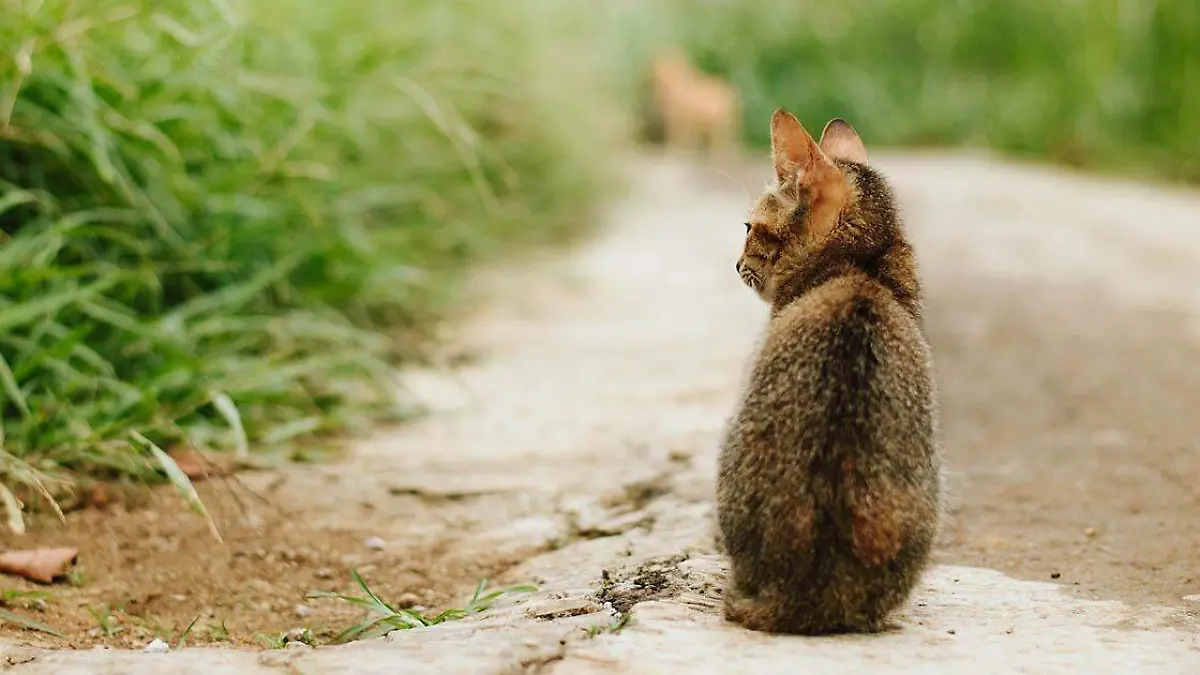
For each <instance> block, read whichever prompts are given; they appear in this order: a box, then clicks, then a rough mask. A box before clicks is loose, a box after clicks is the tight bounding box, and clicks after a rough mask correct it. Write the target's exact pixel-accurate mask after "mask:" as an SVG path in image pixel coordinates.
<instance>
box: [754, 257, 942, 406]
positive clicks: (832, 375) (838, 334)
mask: <svg viewBox="0 0 1200 675" xmlns="http://www.w3.org/2000/svg"><path fill="white" fill-rule="evenodd" d="M930 361H931V359H930V353H929V347H928V345H927V343H926V341H925V339H924V336H923V335H922V332H921V329H920V326H919V325H918V323H917V320H916V318H915V317H914V316H913V315H912V314H911V313H910V312H909V311H908V310H906V309H905V308H904V307H903V306H901V304H900V303H899V302H898V301H897V300H896V299H895V296H894V295H893V293H892V292H890V291H889V290H888V289H887V288H886V287H885V286H884V285H882V284H881V283H879V282H877V281H875V280H874V279H871V278H870V277H868V276H867V275H866V274H861V273H856V274H848V275H844V276H839V277H836V278H834V279H832V280H830V281H827V282H825V283H823V284H821V285H820V286H818V287H816V288H814V289H812V290H811V291H809V292H807V293H805V294H803V295H801V296H800V297H798V298H797V299H796V300H795V301H793V302H792V303H790V304H788V305H787V306H786V307H784V308H782V309H781V310H779V311H778V312H777V313H776V315H775V316H774V317H773V318H772V320H771V323H770V325H769V328H768V333H767V336H766V339H765V340H764V342H763V346H762V351H761V352H760V355H759V358H758V362H757V364H756V368H755V371H756V378H755V379H756V380H757V383H756V388H757V389H758V390H759V392H760V394H762V395H763V396H762V400H761V403H762V404H765V407H766V408H768V409H770V410H771V411H773V412H772V413H771V414H773V415H780V414H781V413H782V414H783V415H784V416H786V417H790V418H792V419H794V420H795V421H796V423H798V424H803V425H805V426H808V425H811V424H816V423H821V424H822V425H823V427H822V428H829V429H830V430H833V429H839V428H840V429H845V428H846V425H847V423H849V422H853V421H855V420H858V421H861V422H864V423H868V424H870V425H872V426H873V427H878V426H879V425H880V424H887V425H888V426H892V425H891V424H890V422H892V421H893V420H890V419H889V418H893V417H903V416H905V415H906V414H908V415H913V414H916V415H918V416H919V415H920V413H921V412H923V409H924V408H926V407H927V406H928V405H929V404H930V401H931V400H932V396H933V393H934V392H933V389H932V387H933V385H932V378H931V362H930ZM814 417H816V418H819V419H813V418H814ZM831 424H832V425H833V426H829V425H831ZM809 428H810V429H811V428H812V427H809Z"/></svg>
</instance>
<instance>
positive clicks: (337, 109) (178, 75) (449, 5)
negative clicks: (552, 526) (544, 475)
mask: <svg viewBox="0 0 1200 675" xmlns="http://www.w3.org/2000/svg"><path fill="white" fill-rule="evenodd" d="M0 11H3V13H4V16H5V19H4V21H3V22H0V421H2V424H3V426H2V428H0V432H2V435H0V447H2V450H0V474H2V479H3V482H4V484H6V485H9V486H13V487H14V491H16V488H18V487H21V486H36V489H33V490H30V489H26V488H22V490H20V491H17V492H18V494H19V495H20V496H21V497H22V498H23V499H24V500H25V501H28V500H29V498H30V497H31V496H32V495H35V494H42V495H46V494H48V493H50V492H53V491H55V490H59V489H62V488H63V487H64V486H66V485H67V484H68V483H69V482H70V481H71V480H72V479H73V478H74V477H76V476H79V475H81V474H87V475H90V476H95V477H101V478H104V477H118V476H132V477H135V478H137V479H143V480H161V479H163V478H164V477H165V476H166V474H167V473H169V472H170V468H169V465H168V464H166V463H164V462H162V455H161V454H160V452H161V451H160V452H155V451H154V450H155V449H162V448H165V449H167V450H170V449H171V448H173V447H175V446H177V445H181V444H194V445H196V446H198V447H201V448H204V449H224V450H230V451H233V452H236V453H237V454H239V455H241V456H243V457H244V456H245V455H247V454H248V453H250V452H255V453H272V452H273V451H276V450H280V451H282V450H283V449H288V448H293V449H294V446H295V445H296V444H297V443H299V442H301V441H303V440H304V439H314V438H318V439H319V438H324V437H329V436H332V435H337V434H341V433H343V432H346V431H348V430H351V431H352V430H355V429H359V428H362V427H363V426H364V425H365V424H367V423H370V422H374V421H377V420H380V419H386V418H396V417H403V416H404V415H405V414H407V412H408V411H407V410H406V408H405V407H404V405H403V402H402V401H397V399H396V396H395V393H394V391H393V383H392V380H391V378H390V374H389V373H390V366H391V365H392V364H394V363H395V362H396V360H397V359H399V358H414V357H417V356H419V354H420V349H419V348H420V346H421V343H420V340H419V339H418V338H420V337H421V336H424V335H426V334H427V331H426V329H427V328H428V327H429V326H430V325H431V324H432V323H433V322H434V321H435V320H436V319H437V318H438V317H439V316H442V315H443V314H444V312H445V310H446V308H447V307H449V306H452V304H453V302H454V301H455V299H456V293H457V291H458V290H459V289H460V288H461V286H462V282H463V281H464V280H465V278H466V277H467V276H468V272H467V271H466V270H468V269H469V266H470V265H471V264H472V263H474V262H476V261H477V260H479V259H480V258H482V257H485V256H494V255H497V254H500V253H502V252H504V251H505V250H507V249H509V248H510V247H512V246H516V245H522V244H526V243H530V242H541V241H548V240H553V239H555V238H560V237H563V236H567V235H569V234H570V233H572V232H575V231H577V230H578V229H579V227H580V225H581V224H582V222H583V221H585V220H586V219H587V216H588V215H589V213H588V210H589V207H590V205H591V204H592V202H593V200H594V198H595V197H596V196H597V195H598V194H599V193H600V192H601V191H602V190H603V189H604V188H605V187H606V186H607V184H608V177H609V174H608V165H607V160H608V158H609V157H610V156H611V154H612V148H613V147H614V142H615V141H616V140H618V139H619V138H620V137H621V122H620V120H621V116H620V114H619V111H617V110H616V108H617V105H616V104H615V103H613V102H612V98H611V97H610V96H609V92H608V89H607V88H606V87H607V84H606V83H607V82H609V81H611V78H610V77H609V70H608V68H607V66H606V65H605V64H603V63H602V62H601V59H600V58H598V56H597V55H598V54H599V53H600V52H599V51H598V50H596V49H595V48H594V47H595V39H596V38H593V36H592V34H591V32H590V31H589V30H588V27H589V25H588V22H589V16H588V13H587V11H586V8H582V7H574V8H572V7H571V6H569V5H564V6H562V7H559V6H558V5H553V6H551V5H547V4H546V3H541V2H538V1H537V0H514V1H513V2H506V3H493V2H489V1H488V0H409V1H405V2H401V1H400V0H391V1H388V0H346V1H345V2H341V3H335V4H330V3H312V2H299V1H298V0H290V1H289V0H199V1H197V2H184V1H183V0H159V1H157V2H150V1H149V0H96V1H95V2H87V3H81V2H74V1H73V0H0ZM135 439H136V440H135ZM164 469H165V471H164ZM177 484H178V483H177Z"/></svg>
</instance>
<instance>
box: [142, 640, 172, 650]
mask: <svg viewBox="0 0 1200 675" xmlns="http://www.w3.org/2000/svg"><path fill="white" fill-rule="evenodd" d="M142 651H144V652H150V653H151V654H166V653H167V652H169V651H171V645H169V644H167V643H165V642H163V641H162V640H160V639H158V638H154V640H152V641H151V642H150V644H148V645H146V646H145V647H143V648H142Z"/></svg>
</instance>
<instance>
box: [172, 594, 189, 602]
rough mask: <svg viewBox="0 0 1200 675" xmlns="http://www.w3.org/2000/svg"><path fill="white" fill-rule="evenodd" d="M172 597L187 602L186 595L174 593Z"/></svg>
mask: <svg viewBox="0 0 1200 675" xmlns="http://www.w3.org/2000/svg"><path fill="white" fill-rule="evenodd" d="M171 599H172V600H174V601H175V602H187V596H186V595H172V596H171Z"/></svg>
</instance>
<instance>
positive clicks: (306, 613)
mask: <svg viewBox="0 0 1200 675" xmlns="http://www.w3.org/2000/svg"><path fill="white" fill-rule="evenodd" d="M294 611H295V612H296V616H298V617H300V618H301V619H303V618H306V617H310V616H312V613H313V611H312V607H309V606H308V605H296V607H295V608H294Z"/></svg>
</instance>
